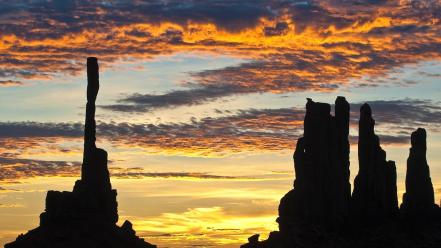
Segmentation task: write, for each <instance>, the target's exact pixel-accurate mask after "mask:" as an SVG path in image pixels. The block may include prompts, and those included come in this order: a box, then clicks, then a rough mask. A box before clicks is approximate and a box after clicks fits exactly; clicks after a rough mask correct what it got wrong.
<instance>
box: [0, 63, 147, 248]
mask: <svg viewBox="0 0 441 248" xmlns="http://www.w3.org/2000/svg"><path fill="white" fill-rule="evenodd" d="M98 77H99V76H98V60H97V59H96V58H93V57H91V58H88V59H87V106H86V121H85V122H86V123H85V129H84V155H83V165H82V167H81V180H77V181H76V182H75V186H74V188H73V191H72V192H68V191H63V192H59V191H49V192H48V193H47V196H46V209H45V211H44V212H43V213H42V214H41V215H40V226H39V227H37V228H36V229H33V230H31V231H29V232H28V233H26V234H24V235H19V236H18V237H17V239H16V240H15V241H14V242H12V243H9V244H6V245H5V248H25V247H26V248H33V247H35V248H49V247H72V248H73V247H76V248H78V247H82V248H83V247H84V248H92V247H93V248H101V247H102V248H152V247H156V246H155V245H151V244H149V243H147V242H146V241H144V240H143V239H141V238H139V237H137V236H136V234H135V231H134V230H133V229H132V224H131V223H130V222H129V221H125V222H124V224H123V225H122V226H121V227H119V226H117V225H116V222H117V221H118V204H117V201H116V195H117V193H116V190H115V189H112V185H111V184H110V176H109V170H108V168H107V152H106V151H105V150H103V149H100V148H97V147H96V145H95V140H96V137H95V133H96V123H95V100H96V97H97V95H98V89H99V79H98Z"/></svg>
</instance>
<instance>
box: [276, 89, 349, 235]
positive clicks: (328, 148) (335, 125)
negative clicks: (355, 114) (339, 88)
mask: <svg viewBox="0 0 441 248" xmlns="http://www.w3.org/2000/svg"><path fill="white" fill-rule="evenodd" d="M330 112H331V106H330V105H329V104H325V103H316V102H313V101H312V100H311V99H308V103H307V104H306V115H305V121H304V137H302V138H300V139H299V140H298V141H297V146H296V150H295V153H294V167H295V172H296V179H295V181H294V189H292V190H291V191H290V192H288V193H287V194H286V195H285V196H284V197H283V198H282V200H281V201H280V206H279V218H278V222H279V227H280V230H284V229H289V228H290V227H291V226H292V224H293V223H296V222H299V221H301V222H304V223H322V224H327V225H328V224H329V225H335V224H337V223H339V222H342V221H343V219H344V218H345V217H346V216H347V214H348V211H349V201H350V196H351V195H350V194H351V186H350V184H349V140H348V135H349V104H348V102H347V101H346V100H345V98H344V97H338V98H337V100H336V103H335V117H333V116H331V114H330Z"/></svg>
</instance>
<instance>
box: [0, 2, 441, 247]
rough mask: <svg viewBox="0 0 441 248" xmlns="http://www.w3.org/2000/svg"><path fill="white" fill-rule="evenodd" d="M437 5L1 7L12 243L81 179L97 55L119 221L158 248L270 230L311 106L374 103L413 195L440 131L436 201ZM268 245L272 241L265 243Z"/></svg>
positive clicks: (5, 187) (102, 142) (2, 107)
mask: <svg viewBox="0 0 441 248" xmlns="http://www.w3.org/2000/svg"><path fill="white" fill-rule="evenodd" d="M440 19H441V2H440V1H439V0H418V1H417V0H390V1H386V0H322V1H318V0H317V1H315V0H309V1H308V0H279V1H276V0H268V1H260V0H259V1H258V0H254V1H253V0H240V1H239V0H238V1H233V0H231V1H225V0H222V1H221V0H206V1H200V0H186V1H183V0H179V1H173V0H162V1H159V0H157V1H156V0H150V1H141V0H138V1H124V0H114V1H110V0H109V1H86V0H77V1H74V0H65V1H55V0H52V1H49V0H48V1H42V0H28V1H2V0H0V54H1V56H0V219H1V222H0V245H3V244H4V243H6V242H10V241H12V240H14V239H15V237H16V236H17V235H18V234H19V233H22V232H25V231H26V230H29V229H32V228H34V227H36V226H37V225H38V221H39V219H38V216H39V214H40V213H41V212H42V211H43V209H44V198H45V194H46V191H47V190H49V189H55V190H71V189H72V186H73V184H74V182H75V180H76V179H77V178H78V176H79V170H80V166H81V156H82V150H81V149H82V131H83V126H82V122H83V120H84V112H85V87H86V75H85V72H86V70H85V63H86V58H87V57H89V56H96V57H98V58H99V63H100V82H101V88H100V93H99V96H98V100H97V105H98V109H97V120H98V121H99V123H98V127H97V129H98V130H97V136H98V141H97V144H98V146H100V147H102V148H104V149H106V150H107V151H108V152H109V159H110V164H109V167H110V171H111V175H112V184H113V187H114V188H117V190H118V202H119V214H120V220H121V221H124V220H125V219H129V220H131V221H132V222H133V224H134V228H135V229H136V230H137V233H138V234H139V235H140V236H142V237H144V238H146V239H147V240H148V241H149V242H152V243H155V244H158V245H159V246H160V247H194V246H197V245H200V246H202V247H211V246H215V247H237V246H238V244H241V243H244V242H246V238H247V237H248V236H250V235H252V234H254V233H262V234H267V233H269V231H271V230H276V229H277V225H276V222H275V218H276V215H277V206H278V203H279V199H280V198H281V197H282V196H283V195H284V194H285V193H286V192H287V191H288V190H289V189H290V188H291V187H292V182H293V179H294V176H295V175H294V173H293V162H292V153H293V149H294V146H295V143H296V139H297V138H298V137H299V136H301V135H302V133H303V118H304V110H305V108H304V106H305V103H306V98H307V97H310V98H312V99H313V100H315V101H321V102H328V103H330V104H332V103H333V102H334V101H335V98H336V97H337V96H340V95H342V96H345V97H346V98H347V100H348V101H349V102H350V103H351V134H350V135H351V137H350V139H351V144H352V145H351V178H352V179H353V178H354V177H355V175H356V173H357V171H358V161H357V156H356V149H357V133H358V131H357V121H358V118H359V107H360V105H361V104H363V103H365V102H368V103H369V104H370V105H371V107H372V109H373V116H374V118H375V120H376V123H377V126H376V131H377V133H378V134H379V135H380V138H381V143H382V146H383V148H384V149H385V150H386V151H387V156H388V159H391V160H395V161H396V163H397V173H398V179H397V183H398V191H399V192H398V194H399V199H400V200H401V195H402V193H403V191H404V178H405V172H406V159H407V156H408V149H409V145H410V144H409V143H410V141H409V136H410V133H411V132H412V131H413V130H414V129H416V128H417V127H424V128H426V129H427V131H428V162H429V165H430V169H431V175H432V181H433V184H434V188H435V189H436V201H437V202H438V203H439V202H440V199H441V195H439V194H440V193H441V153H439V152H438V151H440V149H441V103H440V101H441V98H440V96H441V84H440V83H441V20H440ZM264 237H265V235H264Z"/></svg>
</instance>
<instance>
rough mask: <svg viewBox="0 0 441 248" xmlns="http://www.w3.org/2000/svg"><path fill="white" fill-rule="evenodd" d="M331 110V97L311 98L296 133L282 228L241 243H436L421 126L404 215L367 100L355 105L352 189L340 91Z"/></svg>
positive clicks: (438, 220)
mask: <svg viewBox="0 0 441 248" xmlns="http://www.w3.org/2000/svg"><path fill="white" fill-rule="evenodd" d="M330 109H331V107H330V105H328V104H323V103H315V102H313V101H312V100H310V99H308V103H307V104H306V116H305V121H304V137H302V138H299V139H298V141H297V146H296V150H295V152H294V165H295V166H294V167H295V173H296V179H295V181H294V189H292V190H291V191H289V192H288V193H287V194H286V195H285V196H284V197H283V198H282V199H281V201H280V206H279V217H278V219H277V222H278V223H279V231H274V232H271V233H270V235H269V237H268V239H267V240H264V241H259V240H258V239H259V235H253V236H251V237H250V238H249V239H248V243H247V244H244V245H242V246H241V247H242V248H274V247H277V248H291V247H293V248H296V247H303V248H312V247H314V248H315V247H320V248H329V247H338V248H361V247H363V248H364V247H365V248H371V247H384V248H386V247H387V248H414V247H431V248H435V247H437V248H439V247H441V213H440V210H439V208H438V206H437V205H435V204H434V200H433V199H434V194H433V187H432V184H431V181H430V175H429V168H428V165H427V162H426V157H425V154H426V134H425V131H424V130H423V129H418V130H417V131H416V132H414V133H413V134H412V148H411V150H410V156H409V159H408V171H407V176H406V189H407V192H406V194H405V195H404V198H405V199H404V200H403V205H402V210H403V211H402V212H405V213H406V214H405V215H400V212H399V211H398V199H397V186H396V168H395V163H394V162H393V161H386V152H385V151H384V150H383V149H381V147H380V141H379V138H378V136H377V135H375V132H374V126H375V121H374V120H373V119H372V112H371V109H370V107H369V105H367V104H364V105H363V106H362V107H361V109H360V122H359V144H358V157H359V165H360V166H359V167H360V168H359V173H358V175H357V177H356V179H355V181H354V192H353V193H352V196H351V195H350V184H349V142H348V134H349V104H348V103H347V102H346V100H345V99H344V98H343V97H338V98H337V100H336V103H335V117H332V116H331V115H330ZM424 210H426V211H425V214H423V215H424V216H428V215H429V216H430V218H423V219H421V218H419V217H421V213H422V212H423V211H424ZM427 210H430V211H427ZM409 213H412V215H409ZM409 216H410V217H411V218H408V217H409ZM415 217H416V218H415Z"/></svg>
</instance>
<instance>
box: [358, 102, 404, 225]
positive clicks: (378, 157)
mask: <svg viewBox="0 0 441 248" xmlns="http://www.w3.org/2000/svg"><path fill="white" fill-rule="evenodd" d="M374 126H375V121H374V119H373V118H372V111H371V108H370V106H369V105H368V104H364V105H363V106H361V109H360V122H359V134H358V161H359V171H358V175H357V176H356V177H355V180H354V192H353V193H352V209H351V210H352V213H353V214H354V217H355V218H362V219H365V220H367V221H377V220H379V219H381V218H384V217H390V216H393V215H394V214H396V213H397V211H398V200H397V188H396V181H397V179H396V168H395V162H393V161H386V152H385V151H384V150H383V149H382V148H381V146H380V140H379V138H378V136H377V135H375V131H374Z"/></svg>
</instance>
